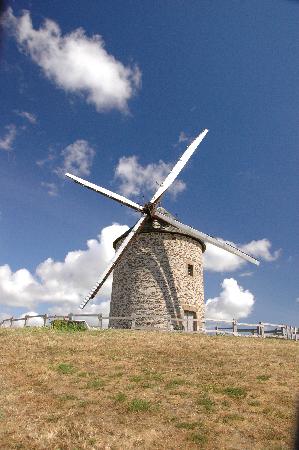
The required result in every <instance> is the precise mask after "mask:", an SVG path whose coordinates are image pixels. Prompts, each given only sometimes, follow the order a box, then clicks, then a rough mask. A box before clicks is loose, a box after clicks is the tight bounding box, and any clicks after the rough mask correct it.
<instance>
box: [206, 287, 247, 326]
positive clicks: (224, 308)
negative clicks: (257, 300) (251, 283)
mask: <svg viewBox="0 0 299 450" xmlns="http://www.w3.org/2000/svg"><path fill="white" fill-rule="evenodd" d="M221 287H222V291H221V292H220V294H219V296H218V297H214V298H210V299H208V300H207V302H206V317H208V318H209V319H219V320H220V319H223V320H231V319H233V318H234V319H240V318H242V317H247V316H248V315H249V314H250V313H251V311H252V308H253V305H254V295H253V294H252V293H251V292H250V291H248V290H244V289H243V287H242V286H240V285H239V284H238V282H237V280H235V279H234V278H225V279H224V280H223V282H222V284H221Z"/></svg>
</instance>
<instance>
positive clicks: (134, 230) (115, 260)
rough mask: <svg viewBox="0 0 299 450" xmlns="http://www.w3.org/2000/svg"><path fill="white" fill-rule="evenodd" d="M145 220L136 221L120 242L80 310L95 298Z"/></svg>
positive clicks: (142, 218)
mask: <svg viewBox="0 0 299 450" xmlns="http://www.w3.org/2000/svg"><path fill="white" fill-rule="evenodd" d="M146 219H147V216H146V215H143V216H142V217H141V218H140V219H139V220H138V222H136V224H135V225H134V227H133V228H132V230H131V231H130V233H129V234H128V236H127V237H126V238H125V240H124V241H123V242H122V244H121V245H120V247H119V249H118V250H117V252H116V253H115V255H114V257H113V259H112V260H111V261H110V264H109V266H108V267H107V268H106V270H105V272H103V273H102V275H101V277H100V279H99V281H98V282H97V284H96V285H95V286H94V287H93V288H92V290H91V291H90V293H89V294H88V295H87V296H86V297H85V299H84V300H83V302H82V303H81V305H80V308H81V309H83V308H84V307H85V306H86V304H87V303H88V302H89V300H91V299H92V298H94V297H95V296H96V294H97V293H98V292H99V290H100V289H101V287H102V286H103V284H104V283H105V281H106V280H107V278H108V277H109V275H110V273H111V272H112V270H113V269H114V267H115V266H116V264H117V263H118V261H119V259H120V257H121V256H122V254H123V252H124V251H125V249H126V248H127V246H128V244H129V242H130V241H131V240H132V239H133V237H134V235H135V234H136V233H137V231H138V230H139V229H140V228H141V227H142V225H143V224H144V222H145V220H146Z"/></svg>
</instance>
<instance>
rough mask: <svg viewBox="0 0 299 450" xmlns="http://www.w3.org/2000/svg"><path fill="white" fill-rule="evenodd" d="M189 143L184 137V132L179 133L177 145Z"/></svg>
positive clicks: (188, 139) (187, 138) (186, 137)
mask: <svg viewBox="0 0 299 450" xmlns="http://www.w3.org/2000/svg"><path fill="white" fill-rule="evenodd" d="M188 141H190V138H189V137H188V136H187V135H186V133H185V132H184V131H181V132H180V135H179V144H181V143H182V142H188Z"/></svg>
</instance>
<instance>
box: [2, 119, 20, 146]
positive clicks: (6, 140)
mask: <svg viewBox="0 0 299 450" xmlns="http://www.w3.org/2000/svg"><path fill="white" fill-rule="evenodd" d="M5 128H6V130H7V132H6V134H5V135H4V136H3V137H2V138H0V149H2V150H7V151H9V150H11V149H12V144H13V142H14V140H15V138H16V135H17V129H16V126H15V125H13V124H11V125H7V126H6V127H5Z"/></svg>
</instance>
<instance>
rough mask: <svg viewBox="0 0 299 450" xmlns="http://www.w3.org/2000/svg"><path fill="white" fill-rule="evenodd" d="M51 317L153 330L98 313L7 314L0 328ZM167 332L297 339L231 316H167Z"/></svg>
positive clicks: (297, 333)
mask: <svg viewBox="0 0 299 450" xmlns="http://www.w3.org/2000/svg"><path fill="white" fill-rule="evenodd" d="M55 319H65V320H78V319H81V320H86V321H87V323H88V322H89V325H90V326H91V327H92V328H99V329H107V328H108V326H109V320H119V321H121V320H124V321H126V322H127V323H128V322H129V323H130V326H129V328H131V329H147V330H150V329H155V327H154V326H153V325H151V323H150V321H149V323H148V326H146V327H144V326H143V327H140V326H138V325H136V317H135V316H131V317H108V316H103V315H102V314H84V313H82V314H72V313H70V314H67V315H65V316H61V315H60V316H58V315H48V314H39V315H34V316H29V315H25V316H24V317H19V318H14V317H10V318H8V319H4V320H2V322H0V327H2V328H8V327H9V328H12V327H20V326H24V327H28V326H44V327H46V326H49V325H50V324H51V321H52V320H55ZM163 329H164V330H168V331H189V332H195V333H196V332H197V333H206V334H211V335H212V334H214V335H219V334H228V335H233V336H240V335H243V336H253V337H261V338H266V337H276V338H281V339H291V340H295V341H299V328H298V327H294V326H290V325H285V324H275V323H266V322H259V323H244V322H238V321H237V320H235V319H233V320H232V321H228V320H219V319H209V318H206V319H205V320H204V321H200V320H197V319H192V320H191V323H190V318H188V321H187V319H177V318H175V319H170V320H169V322H168V326H167V327H166V328H165V327H164V328H163Z"/></svg>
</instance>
